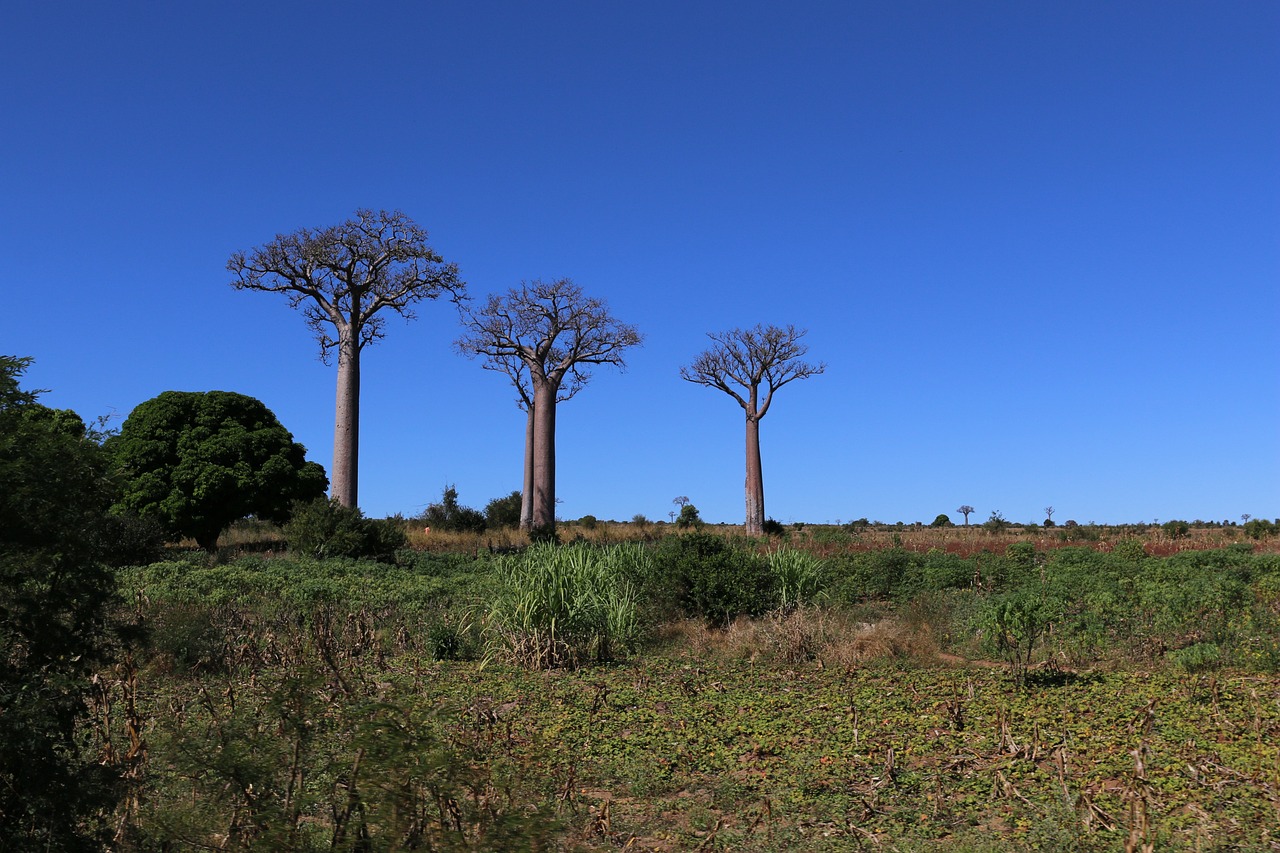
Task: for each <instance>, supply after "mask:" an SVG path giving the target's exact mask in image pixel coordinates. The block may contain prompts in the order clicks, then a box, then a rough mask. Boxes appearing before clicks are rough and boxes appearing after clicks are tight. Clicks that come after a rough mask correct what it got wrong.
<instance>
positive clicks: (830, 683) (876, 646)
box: [84, 520, 1280, 850]
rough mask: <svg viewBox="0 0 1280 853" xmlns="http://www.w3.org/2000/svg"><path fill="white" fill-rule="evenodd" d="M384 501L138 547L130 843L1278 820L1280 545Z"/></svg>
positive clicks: (1216, 833)
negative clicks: (378, 520) (381, 536)
mask: <svg viewBox="0 0 1280 853" xmlns="http://www.w3.org/2000/svg"><path fill="white" fill-rule="evenodd" d="M389 523H392V522H383V524H389ZM401 526H402V528H403V530H404V533H405V539H404V543H403V545H402V547H399V548H398V549H396V550H395V551H394V553H390V554H385V553H384V555H383V558H382V559H381V560H369V559H352V558H349V557H332V556H330V557H323V558H320V557H316V556H314V555H308V554H303V553H291V552H289V551H288V548H287V546H288V542H287V540H286V539H285V538H284V534H283V533H281V532H280V531H279V530H277V529H275V528H272V527H270V526H267V525H261V524H259V525H254V526H252V527H249V526H240V527H239V528H234V529H233V530H232V531H231V532H230V533H229V535H228V536H227V537H226V538H225V541H226V542H228V543H230V544H229V545H228V546H226V547H224V549H223V552H222V553H221V555H220V556H219V558H217V559H211V558H209V557H208V556H207V555H205V554H203V553H202V552H198V551H196V550H194V549H193V550H191V551H181V550H175V549H171V550H170V553H169V555H168V559H166V560H163V561H161V562H156V563H153V564H150V565H145V566H136V567H130V568H126V569H122V570H120V571H119V573H118V584H119V590H120V601H121V602H122V604H121V605H120V607H121V615H122V617H126V618H127V621H131V622H133V623H135V624H137V625H139V626H141V627H142V628H143V630H144V634H145V638H146V639H145V641H144V642H140V643H139V644H137V645H136V646H135V647H134V648H133V650H132V651H131V652H129V653H127V654H125V655H124V656H123V657H122V658H121V659H120V660H119V661H118V662H117V663H115V664H114V665H112V666H111V667H108V668H106V669H104V670H103V671H102V672H101V673H100V678H99V680H98V682H97V686H96V688H95V692H94V693H93V695H92V697H91V707H92V711H93V713H92V715H91V725H90V726H88V728H87V729H86V731H85V733H84V735H85V741H86V747H87V748H91V749H93V750H96V751H97V753H98V754H99V755H100V756H101V760H102V761H103V762H104V763H105V764H106V765H107V766H109V767H111V768H114V769H115V770H116V771H117V772H118V773H119V774H120V777H121V779H122V787H121V788H120V791H121V794H122V799H121V801H120V805H119V806H118V807H117V808H116V809H115V810H114V811H112V812H111V813H110V815H109V817H110V828H111V832H112V834H113V835H114V837H115V839H116V840H115V841H114V844H115V845H116V846H117V847H118V848H119V849H123V850H152V849H179V850H182V849H186V850H197V849H210V848H214V849H286V850H321V849H324V850H330V849H338V850H400V849H437V850H438V849H493V850H499V849H500V850H518V849H588V850H590V849H600V850H605V849H622V848H627V847H629V848H630V849H666V850H687V849H705V850H711V849H723V850H794V849H819V850H821V849H831V850H841V849H884V850H932V849H938V850H941V849H946V850H956V849H959V850H1021V849H1041V850H1071V849H1076V850H1119V849H1132V850H1141V849H1152V845H1154V849H1185V850H1208V849H1272V848H1273V847H1274V845H1275V844H1276V843H1277V841H1280V839H1277V838H1276V836H1275V830H1274V829H1273V827H1274V826H1276V825H1277V824H1278V823H1280V747H1278V746H1277V743H1278V742H1280V740H1278V736H1280V676H1278V675H1277V672H1280V547H1278V546H1280V543H1278V542H1277V540H1276V538H1275V537H1274V536H1270V535H1264V536H1261V537H1260V538H1258V539H1253V538H1249V537H1247V536H1246V535H1245V534H1244V532H1243V530H1242V529H1240V528H1231V527H1227V528H1216V529H1194V530H1188V531H1187V533H1185V534H1179V535H1177V536H1176V537H1170V536H1169V535H1168V534H1166V532H1165V531H1163V530H1161V529H1159V528H1151V529H1145V530H1136V529H1120V528H1092V529H1089V530H1085V531H1082V532H1080V533H1079V534H1069V535H1067V536H1062V535H1060V534H1061V533H1062V531H1061V530H1046V529H1036V530H1023V529H1021V528H1013V527H1009V528H1006V529H1004V530H1001V531H998V532H993V531H990V530H984V529H982V528H980V527H974V528H968V529H966V528H951V529H935V528H910V527H907V528H904V529H901V530H899V529H897V528H896V527H883V526H881V527H872V526H870V525H867V526H862V525H855V526H842V527H834V526H804V527H803V528H801V529H795V528H788V529H787V530H786V531H785V535H783V536H781V537H769V538H754V539H752V538H746V537H744V536H742V535H741V533H740V532H739V530H740V529H735V528H719V527H702V528H700V529H699V528H697V527H691V528H690V529H687V530H684V531H679V532H677V531H676V530H675V529H674V528H673V527H672V526H667V525H652V524H617V523H609V522H598V521H594V520H593V521H592V522H590V523H588V524H587V525H573V524H567V525H563V526H562V527H561V535H562V536H563V537H564V538H566V539H573V540H578V541H576V542H572V543H571V544H567V545H561V546H556V545H549V544H543V545H537V546H533V547H525V546H526V545H527V542H525V541H521V540H522V536H523V534H520V533H517V532H507V533H504V534H503V535H502V536H498V535H496V534H495V533H494V532H493V531H489V532H483V533H480V532H466V533H463V532H455V533H440V532H437V531H435V530H433V531H432V532H431V533H430V534H427V533H424V532H423V530H422V528H421V526H419V525H417V524H415V523H412V522H403V523H401ZM295 533H296V531H295ZM1095 534H1096V535H1095ZM1077 536H1078V538H1077ZM495 552H502V553H495ZM104 816H105V815H104Z"/></svg>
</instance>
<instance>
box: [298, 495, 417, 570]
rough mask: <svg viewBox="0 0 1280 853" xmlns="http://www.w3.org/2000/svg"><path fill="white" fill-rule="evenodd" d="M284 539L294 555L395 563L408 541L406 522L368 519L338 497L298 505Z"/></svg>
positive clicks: (396, 519)
mask: <svg viewBox="0 0 1280 853" xmlns="http://www.w3.org/2000/svg"><path fill="white" fill-rule="evenodd" d="M284 536H285V540H286V541H287V542H288V544H289V550H290V551H291V552H293V553H294V554H298V555H304V556H308V557H315V558H317V559H325V558H328V557H348V558H351V559H360V558H369V559H374V560H378V561H380V562H388V563H390V562H395V556H396V551H397V550H398V549H400V548H403V547H404V546H405V543H406V542H407V541H408V540H407V538H406V536H405V532H404V522H403V521H402V520H400V519H398V518H385V519H370V518H365V517H364V513H362V512H361V511H360V510H359V509H358V508H356V507H345V506H343V505H342V504H340V503H338V502H337V501H336V500H324V499H323V498H322V499H320V500H316V501H312V502H311V503H299V504H295V505H294V508H293V518H292V519H291V520H290V521H289V523H288V524H286V525H285V526H284Z"/></svg>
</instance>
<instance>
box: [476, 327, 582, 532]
mask: <svg viewBox="0 0 1280 853" xmlns="http://www.w3.org/2000/svg"><path fill="white" fill-rule="evenodd" d="M464 354H466V355H474V354H475V353H472V352H465V353H464ZM482 366H483V367H484V369H485V370H495V371H498V372H500V373H504V374H506V376H507V378H508V379H510V380H511V384H512V385H513V386H515V389H516V406H517V407H519V409H520V411H522V412H524V413H525V426H524V478H523V485H522V486H521V491H520V527H521V529H522V530H529V529H531V528H532V527H533V431H534V418H533V387H532V386H531V385H530V384H529V377H528V369H527V368H526V367H525V364H524V361H523V360H522V359H520V358H518V357H516V356H513V355H504V356H493V357H490V358H489V359H488V360H486V361H485V363H484V364H483V365H482ZM587 379H588V376H587V375H586V374H583V373H580V372H578V371H577V370H575V369H573V368H570V370H569V373H568V375H567V376H566V377H565V379H564V381H563V382H562V383H561V384H560V390H559V391H558V392H557V393H556V402H557V403H563V402H564V401H565V400H568V399H569V398H571V397H573V395H574V394H577V393H578V392H579V391H581V390H582V388H583V386H585V385H586V384H587Z"/></svg>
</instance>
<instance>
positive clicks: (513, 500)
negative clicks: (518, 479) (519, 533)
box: [484, 491, 522, 530]
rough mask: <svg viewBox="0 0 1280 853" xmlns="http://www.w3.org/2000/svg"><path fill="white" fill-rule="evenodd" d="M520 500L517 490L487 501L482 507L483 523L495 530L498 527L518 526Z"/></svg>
mask: <svg viewBox="0 0 1280 853" xmlns="http://www.w3.org/2000/svg"><path fill="white" fill-rule="evenodd" d="M521 501H522V498H521V495H520V492H518V491H517V492H512V493H511V494H509V495H507V496H506V497H504V498H494V499H493V500H491V501H489V503H487V504H485V507H484V522H485V524H486V525H487V526H488V527H491V528H493V529H495V530H496V529H497V528H499V527H519V526H520V509H521V505H522V504H521Z"/></svg>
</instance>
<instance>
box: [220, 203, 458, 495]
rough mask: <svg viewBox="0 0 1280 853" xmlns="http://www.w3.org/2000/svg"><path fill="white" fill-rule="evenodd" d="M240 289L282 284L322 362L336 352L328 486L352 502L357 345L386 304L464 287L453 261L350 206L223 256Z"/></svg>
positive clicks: (377, 328) (397, 306)
mask: <svg viewBox="0 0 1280 853" xmlns="http://www.w3.org/2000/svg"><path fill="white" fill-rule="evenodd" d="M227 269H228V270H229V271H231V272H233V273H235V275H236V279H235V280H234V281H232V282H231V286H232V287H234V288H236V289H237V290H263V291H267V292H270V293H283V294H285V295H286V296H287V297H288V298H289V307H291V308H299V307H301V308H302V314H303V316H304V317H305V318H306V321H307V326H308V327H309V328H310V329H311V330H312V331H313V332H314V333H315V335H316V340H317V341H318V342H319V344H320V360H321V361H323V362H324V363H325V364H328V363H329V359H330V357H331V355H332V354H333V352H334V351H335V350H336V351H337V353H338V393H337V402H336V405H335V411H334V426H333V467H332V468H331V469H330V470H329V476H330V482H331V484H332V495H333V497H334V498H336V499H337V501H338V502H339V503H341V504H342V505H344V506H356V505H357V488H358V486H357V481H358V473H359V471H358V468H359V466H358V460H359V446H360V354H361V352H362V350H363V349H364V348H365V346H367V345H368V344H371V343H373V342H374V341H376V340H378V339H380V338H381V337H382V336H383V329H384V326H385V318H384V317H383V316H380V313H381V312H384V311H389V312H394V313H396V314H399V315H400V316H402V317H404V318H405V319H413V317H414V313H413V308H412V306H413V305H414V304H415V303H417V302H420V301H422V300H424V299H436V298H438V297H440V296H441V295H443V294H449V296H450V297H452V298H453V299H454V300H455V301H457V300H459V299H461V298H463V297H464V296H465V294H466V285H465V284H464V283H463V282H462V281H460V280H459V279H458V267H457V265H456V264H448V263H445V262H444V260H443V259H442V258H441V257H440V256H439V255H438V254H436V252H435V250H434V249H432V248H431V247H430V246H429V245H427V232H426V230H425V229H423V228H421V227H420V226H419V225H418V224H417V223H415V222H414V221H413V220H412V219H410V218H409V217H407V216H405V215H404V214H403V213H401V212H400V211H394V212H387V211H385V210H380V211H377V212H376V213H375V212H374V211H372V210H363V209H362V210H357V211H356V213H355V218H354V219H348V220H347V221H346V222H343V223H342V224H340V225H334V226H331V227H329V228H320V229H310V228H303V229H300V230H298V231H295V232H293V233H292V234H278V235H276V238H275V239H274V240H272V241H271V242H270V243H266V244H264V245H262V246H259V247H257V248H255V249H253V250H251V251H250V252H249V254H248V255H246V254H245V253H243V252H236V253H235V254H234V255H232V256H231V260H229V261H227Z"/></svg>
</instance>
